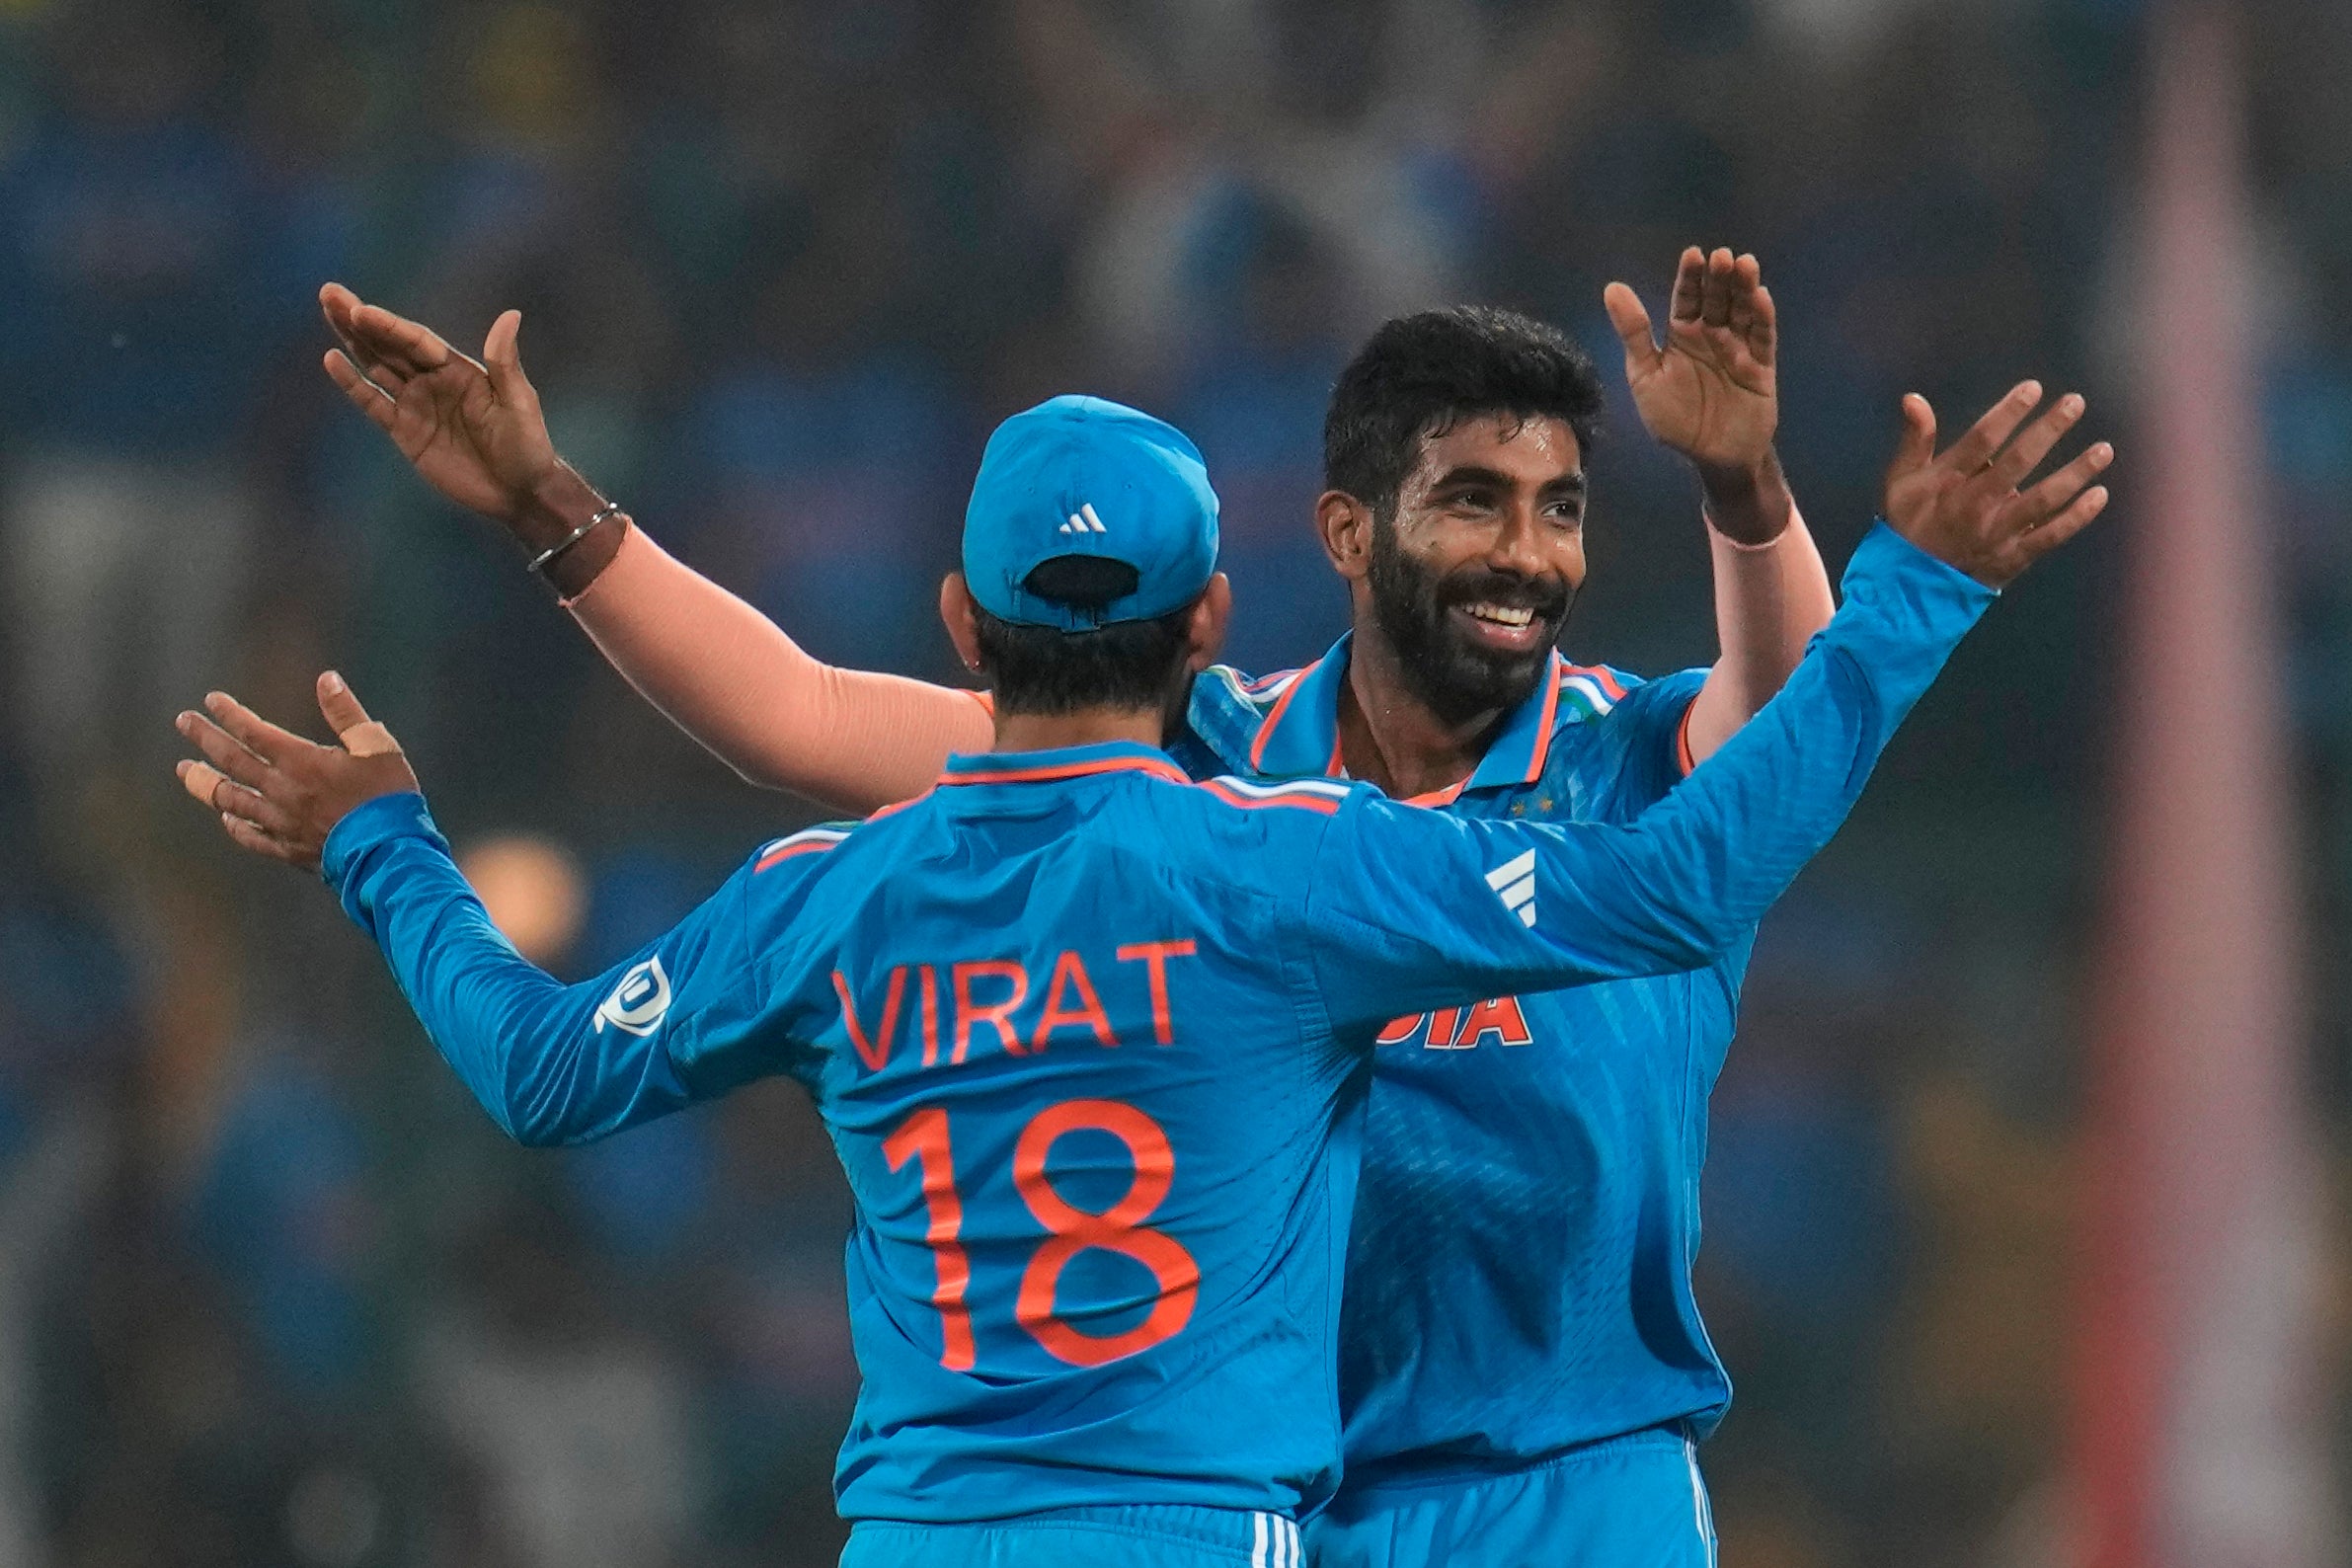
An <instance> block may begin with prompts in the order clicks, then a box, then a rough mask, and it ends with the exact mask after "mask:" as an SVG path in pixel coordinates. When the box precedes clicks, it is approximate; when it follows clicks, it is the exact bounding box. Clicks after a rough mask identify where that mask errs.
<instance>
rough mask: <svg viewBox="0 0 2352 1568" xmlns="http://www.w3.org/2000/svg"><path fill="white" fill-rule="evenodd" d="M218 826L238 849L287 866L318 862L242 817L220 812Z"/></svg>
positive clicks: (311, 864) (315, 863)
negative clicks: (281, 862) (264, 856)
mask: <svg viewBox="0 0 2352 1568" xmlns="http://www.w3.org/2000/svg"><path fill="white" fill-rule="evenodd" d="M220 826H221V830H222V831H223V832H225V833H227V834H228V835H229V838H230V839H231V840H232V841H233V842H234V843H235V844H236V846H237V847H238V848H239V849H249V850H251V851H253V852H254V853H255V854H257V855H266V856H268V857H269V858H270V859H272V860H282V861H284V862H285V863H286V864H287V865H289V866H303V867H309V866H315V865H317V864H318V861H317V860H316V859H315V858H314V857H313V856H312V855H310V854H309V853H307V852H306V851H304V850H301V849H297V848H295V847H294V846H293V845H292V844H289V843H286V842H285V841H284V840H282V839H278V838H273V837H272V836H271V835H270V834H268V833H266V832H264V831H262V830H261V829H260V828H259V827H256V826H255V825H254V824H253V823H249V822H247V821H246V820H245V819H244V818H242V817H235V816H231V815H230V814H229V813H227V812H222V813H221V814H220Z"/></svg>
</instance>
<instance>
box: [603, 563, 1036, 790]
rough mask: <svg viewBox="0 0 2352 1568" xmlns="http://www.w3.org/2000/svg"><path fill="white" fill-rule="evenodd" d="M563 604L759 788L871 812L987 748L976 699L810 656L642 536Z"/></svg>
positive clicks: (688, 728) (612, 657) (618, 664)
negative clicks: (954, 755) (957, 759)
mask: <svg viewBox="0 0 2352 1568" xmlns="http://www.w3.org/2000/svg"><path fill="white" fill-rule="evenodd" d="M568 607H569V608H570V609H571V611H572V614H573V617H574V618H575V619H576V620H578V621H579V622H580V624H581V626H582V628H583V629H585V630H586V631H587V632H588V637H589V639H590V640H591V641H593V642H594V643H595V645H596V647H597V649H598V650H599V651H600V652H601V653H602V654H603V655H604V657H605V659H606V660H608V661H610V663H611V665H612V667H613V668H615V669H617V670H619V671H620V672H621V674H622V675H623V677H625V678H626V679H627V680H628V682H629V684H630V685H632V686H635V687H636V688H637V690H638V691H639V692H640V693H641V694H642V695H643V696H644V697H645V698H646V700H647V701H649V702H651V703H652V704H653V705H654V706H655V707H657V708H659V709H661V710H662V712H663V713H664V714H665V715H666V716H667V717H668V719H669V721H670V722H671V723H672V724H674V725H676V726H677V727H678V728H679V729H681V730H683V731H685V732H686V734H688V735H690V736H692V737H693V738H694V739H695V740H696V741H697V742H699V743H701V745H703V747H704V748H705V749H707V750H709V751H710V752H711V753H712V754H714V755H716V756H717V757H718V758H719V759H720V760H721V761H723V762H725V763H726V764H727V765H728V766H729V767H732V768H734V769H735V770H736V771H737V772H738V773H740V774H742V775H743V776H744V777H745V778H746V779H748V780H750V781H751V782H752V783H754V784H763V785H768V786H770V787H772V788H777V789H789V790H792V791H795V792H796V793H798V794H802V795H806V796H808V797H809V798H811V799H812V800H816V801H820V802H822V803H823V804H825V805H827V806H830V807H833V808H835V809H838V810H841V811H845V812H850V813H854V814H856V815H859V816H864V815H865V814H867V813H869V812H873V811H877V810H879V809H880V808H882V807H884V806H888V805H891V804H893V803H895V802H898V801H902V800H909V799H911V798H913V797H914V796H916V795H920V794H921V793H922V792H923V791H924V790H926V789H929V788H930V787H931V785H932V783H933V782H934V781H936V780H937V779H938V777H939V771H940V765H941V764H942V763H943V762H945V761H946V760H947V756H948V753H949V752H951V751H985V750H987V749H988V747H989V746H990V745H992V744H993V740H994V728H995V726H994V720H993V718H992V717H991V715H990V713H989V710H988V707H987V703H986V700H985V699H984V698H983V697H981V695H980V693H978V692H972V691H959V690H957V689H955V688H954V687H951V686H934V685H932V684H930V683H929V682H927V681H920V680H909V679H907V678H905V677H903V676H901V675H886V674H878V673H875V672H873V671H870V670H862V669H841V668H837V667H835V666H831V665H827V664H823V663H822V662H820V661H818V660H816V659H813V658H811V657H810V656H809V655H808V653H807V652H805V651H804V650H803V649H802V648H801V647H800V645H799V644H797V643H795V642H794V641H793V640H792V639H791V638H789V637H787V636H785V635H784V633H783V631H782V630H781V629H779V628H778V627H777V625H776V624H775V622H773V621H771V620H769V619H768V618H767V617H766V616H764V615H762V614H760V613H759V611H757V610H755V609H753V608H752V607H751V606H750V605H748V604H746V603H745V602H744V601H743V600H742V599H740V598H738V597H736V596H735V595H734V594H733V593H730V592H728V591H727V590H726V589H725V588H721V587H719V585H718V584H716V583H713V582H712V581H711V580H710V579H708V578H706V577H704V576H702V575H701V574H700V573H698V572H696V571H694V570H693V568H691V567H689V566H687V565H686V564H685V563H683V562H681V561H679V560H677V559H676V558H675V557H673V556H671V555H670V554H669V553H668V552H667V551H666V550H664V549H663V548H662V547H661V546H660V545H658V544H656V543H655V542H654V541H653V540H652V539H651V538H649V537H647V535H646V533H645V530H643V529H642V528H635V527H633V528H631V529H630V530H629V533H628V536H627V537H626V538H624V539H623V540H622V541H621V547H620V551H619V553H618V554H616V555H615V556H614V557H613V559H612V564H611V565H609V566H607V567H606V568H605V569H604V570H603V572H601V573H600V574H598V576H597V578H596V580H595V582H594V583H592V584H590V585H589V586H588V588H587V590H586V591H584V592H583V593H581V595H580V596H579V597H578V598H575V599H573V600H571V601H570V604H569V606H568Z"/></svg>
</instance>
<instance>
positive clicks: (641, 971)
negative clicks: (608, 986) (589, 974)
mask: <svg viewBox="0 0 2352 1568" xmlns="http://www.w3.org/2000/svg"><path fill="white" fill-rule="evenodd" d="M668 1011H669V976H668V975H667V974H666V973H665V972H664V971H663V969H662V960H661V958H660V957H659V956H656V957H654V958H649V959H647V960H646V961H645V962H644V963H642V964H632V965H631V966H630V967H629V973H628V974H626V975H623V976H622V977H621V982H620V983H619V984H618V985H615V986H614V987H613V988H612V994H611V995H610V996H607V997H605V998H604V1001H603V1003H602V1005H600V1006H599V1007H597V1009H596V1033H598V1034H602V1033H604V1026H605V1025H606V1024H610V1025H612V1027H613V1028H615V1029H620V1030H626V1031H627V1032H628V1033H630V1034H632V1035H650V1034H652V1033H653V1032H654V1031H655V1030H657V1029H659V1028H661V1027H662V1019H663V1018H664V1017H665V1016H666V1014H667V1013H668Z"/></svg>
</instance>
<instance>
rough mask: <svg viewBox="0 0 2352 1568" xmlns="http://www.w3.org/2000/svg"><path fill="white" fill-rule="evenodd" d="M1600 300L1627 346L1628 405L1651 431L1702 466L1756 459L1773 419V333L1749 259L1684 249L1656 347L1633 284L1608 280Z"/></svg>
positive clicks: (1756, 269) (1766, 445)
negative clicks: (1661, 337)
mask: <svg viewBox="0 0 2352 1568" xmlns="http://www.w3.org/2000/svg"><path fill="white" fill-rule="evenodd" d="M1603 303H1604V304H1605V305H1606V306H1607V309H1608V316H1609V321H1610V323H1611V324H1612V325H1613V326H1614V327H1615V328H1616V330H1617V337H1618V339H1619V341H1621V342H1622V343H1623V344H1624V346H1625V379H1626V381H1627V383H1628V384H1629V385H1630V386H1631V388H1632V391H1633V405H1634V408H1635V409H1636V410H1637V411H1638V412H1639V413H1640V415H1641V422H1642V424H1643V425H1644V426H1646V427H1647V428H1648V429H1649V431H1650V433H1651V434H1652V435H1655V436H1656V437H1658V439H1659V440H1660V441H1663V442H1664V443H1665V444H1666V445H1668V446H1670V447H1672V448H1674V449H1675V450H1676V451H1678V452H1681V453H1682V454H1683V455H1684V456H1686V457H1687V458H1689V459H1690V460H1691V461H1692V462H1694V463H1696V464H1698V465H1699V466H1701V467H1702V468H1707V467H1715V468H1741V467H1748V466H1751V465H1754V464H1756V463H1760V462H1762V461H1763V460H1764V457H1765V455H1766V454H1767V453H1769V452H1770V450H1771V446H1772V434H1773V431H1775V430H1776V429H1777V428H1778V426H1779V423H1780V400H1779V391H1778V386H1777V383H1776V381H1775V379H1774V374H1773V360H1774V357H1775V355H1776V353H1777V349H1778V342H1777V334H1778V329H1777V324H1776V322H1775V319H1774V316H1773V312H1772V296H1771V293H1770V291H1769V290H1767V289H1766V288H1765V287H1764V282H1763V270H1762V268H1761V267H1760V266H1759V264H1758V262H1757V260H1756V258H1755V257H1753V256H1740V257H1734V256H1733V255H1732V253H1731V252H1730V251H1728V250H1718V251H1716V252H1715V253H1714V254H1713V255H1712V256H1709V255H1707V254H1705V253H1704V252H1701V251H1700V250H1699V249H1698V248H1697V247H1696V246H1692V247H1690V248H1689V249H1688V250H1686V251H1685V252H1684V253H1683V259H1682V263H1681V265H1680V266H1679V267H1678V268H1677V269H1676V272H1675V288H1674V303H1673V307H1672V310H1671V311H1670V313H1669V315H1668V317H1667V323H1666V342H1665V344H1664V345H1663V346H1661V345H1660V344H1659V343H1658V342H1657V341H1656V340H1655V339H1654V338H1653V337H1652V336H1651V331H1650V317H1649V312H1648V311H1646V310H1644V309H1643V308H1642V303H1641V298H1640V296H1639V295H1637V294H1636V293H1634V291H1633V290H1632V289H1631V288H1629V287H1627V286H1626V285H1625V284H1623V283H1611V284H1609V285H1608V288H1607V292H1606V293H1605V294H1604V295H1603Z"/></svg>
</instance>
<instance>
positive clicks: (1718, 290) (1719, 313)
mask: <svg viewBox="0 0 2352 1568" xmlns="http://www.w3.org/2000/svg"><path fill="white" fill-rule="evenodd" d="M1735 267H1736V264H1735V263H1734V262H1733V260H1732V254H1731V252H1729V251H1727V250H1725V249H1723V248H1722V247H1721V246H1717V247H1716V249H1715V251H1714V253H1713V254H1712V255H1710V256H1708V257H1707V268H1706V274H1705V276H1704V277H1703V278H1702V280H1701V281H1700V284H1699V293H1698V319H1699V320H1700V321H1702V322H1704V323H1706V324H1707V325H1708V326H1710V327H1727V326H1729V325H1731V294H1732V277H1733V274H1734V271H1735Z"/></svg>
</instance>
